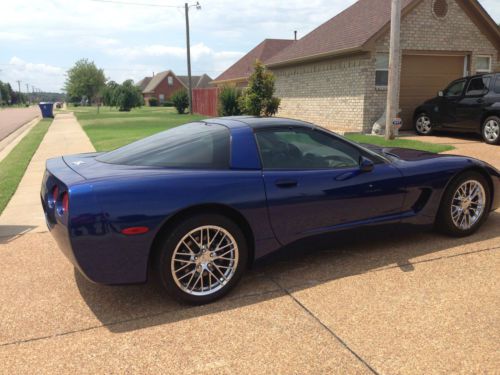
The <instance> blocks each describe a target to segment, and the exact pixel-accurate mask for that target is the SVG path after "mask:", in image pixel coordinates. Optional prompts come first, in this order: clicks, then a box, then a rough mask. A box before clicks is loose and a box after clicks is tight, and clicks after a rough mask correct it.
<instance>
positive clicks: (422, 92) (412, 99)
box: [400, 55, 464, 129]
mask: <svg viewBox="0 0 500 375" xmlns="http://www.w3.org/2000/svg"><path fill="white" fill-rule="evenodd" d="M463 75H464V56H421V55H404V56H403V63H402V67H401V91H400V106H401V109H402V118H403V129H411V128H412V127H413V124H412V122H413V118H412V117H413V112H414V111H415V109H416V108H417V106H419V105H420V104H421V103H423V102H424V101H425V100H427V99H430V98H432V97H434V96H436V95H437V92H438V91H440V90H442V89H444V88H445V87H446V86H447V85H448V84H449V83H450V82H451V81H453V80H455V79H457V78H460V77H462V76H463Z"/></svg>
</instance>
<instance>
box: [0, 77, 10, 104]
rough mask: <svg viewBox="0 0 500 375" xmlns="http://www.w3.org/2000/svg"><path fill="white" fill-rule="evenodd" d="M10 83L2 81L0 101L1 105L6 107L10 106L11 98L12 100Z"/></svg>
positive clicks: (0, 83) (0, 84)
mask: <svg viewBox="0 0 500 375" xmlns="http://www.w3.org/2000/svg"><path fill="white" fill-rule="evenodd" d="M7 85H8V83H3V82H2V81H0V94H1V95H0V97H1V98H2V99H1V101H0V105H5V104H9V102H10V100H11V98H10V92H9V89H8V86H7Z"/></svg>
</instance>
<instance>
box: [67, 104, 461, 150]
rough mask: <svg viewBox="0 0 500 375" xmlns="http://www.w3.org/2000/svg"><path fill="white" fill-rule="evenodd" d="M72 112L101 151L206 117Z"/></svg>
mask: <svg viewBox="0 0 500 375" xmlns="http://www.w3.org/2000/svg"><path fill="white" fill-rule="evenodd" d="M68 110H70V111H74V113H75V116H76V117H77V118H78V121H79V122H80V124H81V125H82V126H83V129H84V130H85V132H86V133H87V135H88V136H89V138H90V140H91V142H92V144H93V145H94V147H95V148H96V150H97V151H108V150H113V149H115V148H117V147H120V146H123V145H125V144H128V143H130V142H133V141H135V140H137V139H141V138H144V137H147V136H149V135H151V134H154V133H157V132H160V131H162V130H166V129H169V128H173V127H174V126H178V125H181V124H184V123H186V122H190V121H196V120H200V119H202V118H205V117H206V116H198V115H193V116H191V115H179V114H177V112H176V111H175V109H174V108H168V107H142V108H136V109H133V110H132V111H130V112H119V111H118V110H117V109H115V108H112V109H111V108H109V107H101V108H100V110H99V114H97V109H96V107H69V108H68ZM346 137H347V138H349V139H350V140H352V141H355V142H359V143H369V144H374V145H380V146H388V147H406V148H414V149H417V150H424V151H431V152H443V151H447V150H453V147H452V146H448V145H438V144H432V143H426V142H421V141H412V140H407V139H396V140H393V141H386V140H385V139H384V138H382V137H377V136H371V135H363V134H348V135H347V136H346Z"/></svg>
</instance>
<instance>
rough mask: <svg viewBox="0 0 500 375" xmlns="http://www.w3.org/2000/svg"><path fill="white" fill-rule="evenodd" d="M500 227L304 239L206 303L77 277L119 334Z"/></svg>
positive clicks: (378, 266)
mask: <svg viewBox="0 0 500 375" xmlns="http://www.w3.org/2000/svg"><path fill="white" fill-rule="evenodd" d="M499 227H500V212H498V211H497V212H493V213H492V214H491V215H490V218H489V220H488V221H487V222H486V223H485V225H484V226H483V227H482V228H481V229H480V230H479V231H478V232H477V233H475V234H474V235H473V236H470V237H465V238H451V237H447V236H443V235H440V234H437V233H434V232H432V231H430V230H422V229H421V228H405V227H403V228H402V227H400V226H395V227H384V228H371V229H364V230H357V231H349V232H343V233H338V234H335V235H330V236H326V237H323V238H318V239H316V241H314V242H312V243H311V242H310V241H309V242H308V244H304V243H302V244H300V243H298V244H295V245H294V246H289V247H287V248H284V249H283V250H282V251H280V252H278V253H276V254H274V255H273V256H272V257H270V258H267V259H264V260H262V261H260V262H258V263H257V264H256V265H255V266H254V267H253V269H252V270H249V271H248V272H247V274H246V275H245V276H244V277H243V279H242V280H241V282H240V283H239V285H238V286H237V287H236V289H235V290H234V291H232V292H231V293H230V294H229V295H228V296H226V297H225V298H223V299H222V300H220V301H218V302H215V303H213V304H210V305H205V306H199V307H193V306H187V305H182V304H179V303H177V302H175V301H173V300H172V299H171V298H169V297H168V296H166V295H165V293H164V292H163V291H162V290H161V288H160V287H159V286H158V285H157V284H156V282H154V281H150V282H148V283H147V284H143V285H130V286H103V285H96V284H92V283H90V282H89V281H87V280H86V279H85V278H84V277H83V276H81V274H80V273H79V272H78V271H75V279H76V283H77V286H78V288H79V291H80V293H81V295H82V297H83V299H84V300H85V302H86V303H87V305H88V306H89V308H90V309H91V310H92V312H93V313H94V314H95V316H96V317H97V318H98V319H99V320H100V321H101V322H102V324H103V325H104V326H105V327H107V328H108V329H109V330H110V331H112V332H126V331H131V330H136V329H142V328H146V327H151V326H155V325H161V324H169V323H173V322H176V321H180V320H186V319H193V318H196V317H199V316H203V315H206V314H214V313H218V312H222V311H226V310H230V309H235V308H239V307H242V306H246V305H249V304H255V303H259V302H261V301H266V300H269V299H273V298H277V297H280V296H284V295H287V294H288V293H290V292H295V291H298V290H304V289H307V288H311V287H313V286H315V285H319V284H323V283H327V282H331V281H333V280H336V279H341V278H345V277H350V276H354V275H359V274H363V273H367V272H378V271H380V270H383V269H387V268H399V270H400V271H401V272H412V271H413V270H414V267H415V266H417V264H418V263H421V262H428V261H431V260H436V259H441V258H448V257H454V256H458V255H460V254H463V253H473V252H480V251H485V250H487V249H488V246H487V245H485V244H484V243H483V242H484V241H486V240H488V239H493V238H495V237H498V236H499V229H498V228H499ZM464 246H467V249H464V248H463V247H464ZM491 246H492V245H491V242H490V245H489V247H490V248H491Z"/></svg>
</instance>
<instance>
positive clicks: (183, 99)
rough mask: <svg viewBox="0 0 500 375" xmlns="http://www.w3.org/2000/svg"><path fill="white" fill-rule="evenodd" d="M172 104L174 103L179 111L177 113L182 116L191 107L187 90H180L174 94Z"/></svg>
mask: <svg viewBox="0 0 500 375" xmlns="http://www.w3.org/2000/svg"><path fill="white" fill-rule="evenodd" d="M171 100H172V103H174V107H175V109H177V113H179V114H180V115H182V114H183V113H184V112H186V109H187V107H189V97H188V93H187V91H186V90H179V91H176V92H174V94H173V95H172V98H171Z"/></svg>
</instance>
